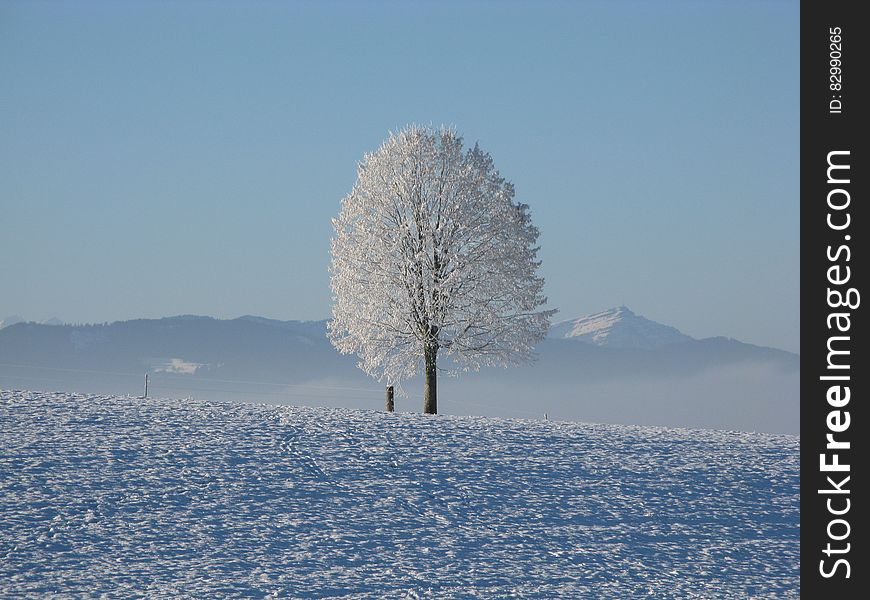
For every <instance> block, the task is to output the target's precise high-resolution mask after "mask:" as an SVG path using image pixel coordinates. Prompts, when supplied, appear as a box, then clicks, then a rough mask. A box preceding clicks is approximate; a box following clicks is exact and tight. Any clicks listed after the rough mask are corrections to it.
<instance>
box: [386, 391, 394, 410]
mask: <svg viewBox="0 0 870 600" xmlns="http://www.w3.org/2000/svg"><path fill="white" fill-rule="evenodd" d="M393 409H394V406H393V386H391V385H388V386H387V412H393Z"/></svg>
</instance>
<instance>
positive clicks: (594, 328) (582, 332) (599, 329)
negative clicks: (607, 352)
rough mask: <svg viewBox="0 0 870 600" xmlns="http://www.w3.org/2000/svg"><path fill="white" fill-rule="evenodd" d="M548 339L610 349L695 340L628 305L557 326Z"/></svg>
mask: <svg viewBox="0 0 870 600" xmlns="http://www.w3.org/2000/svg"><path fill="white" fill-rule="evenodd" d="M547 337H550V338H563V339H572V340H577V341H581V342H587V343H589V344H594V345H596V346H606V347H610V348H643V349H654V348H660V347H661V346H665V345H667V344H676V343H680V342H688V341H691V340H692V339H693V338H691V337H689V336H687V335H686V334H684V333H682V332H680V331H679V330H678V329H676V328H675V327H671V326H669V325H662V324H661V323H656V322H655V321H651V320H649V319H647V318H646V317H642V316H640V315H636V314H635V313H633V312H632V311H631V310H629V309H628V308H627V307H625V306H620V307H617V308H611V309H609V310H605V311H602V312H599V313H595V314H591V315H586V316H585V317H577V318H576V319H569V320H567V321H560V322H559V323H555V324H554V325H553V326H552V327H551V328H550V332H549V334H548V336H547Z"/></svg>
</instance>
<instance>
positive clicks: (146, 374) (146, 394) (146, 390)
mask: <svg viewBox="0 0 870 600" xmlns="http://www.w3.org/2000/svg"><path fill="white" fill-rule="evenodd" d="M147 397H148V373H145V395H144V396H143V398H147Z"/></svg>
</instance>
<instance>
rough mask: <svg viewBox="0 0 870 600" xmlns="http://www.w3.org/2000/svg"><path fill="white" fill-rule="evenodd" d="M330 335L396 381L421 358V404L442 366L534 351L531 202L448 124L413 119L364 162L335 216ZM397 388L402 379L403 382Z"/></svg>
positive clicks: (537, 283) (455, 367)
mask: <svg viewBox="0 0 870 600" xmlns="http://www.w3.org/2000/svg"><path fill="white" fill-rule="evenodd" d="M332 224H333V227H334V228H335V237H333V239H332V265H331V267H330V271H331V274H332V291H333V294H334V305H333V319H332V321H331V322H330V324H329V337H330V339H331V340H332V343H333V344H334V345H335V347H336V348H338V349H339V350H340V351H341V352H342V353H357V354H358V355H359V357H360V363H359V366H360V368H361V369H363V370H364V371H365V372H366V373H368V374H370V375H373V376H375V377H377V378H378V379H380V380H387V381H388V382H389V383H401V381H402V380H403V379H407V378H409V377H413V376H414V375H416V374H417V373H419V371H420V368H421V367H422V369H423V372H424V374H425V387H424V394H423V397H424V399H423V411H424V412H425V413H431V414H435V413H436V412H437V406H438V405H437V387H436V383H437V371H438V356H439V353H443V354H445V355H446V356H447V358H448V359H449V360H448V361H447V362H448V368H446V369H445V368H443V365H442V369H441V370H443V371H446V372H447V373H448V374H454V373H456V372H459V371H468V370H477V369H479V368H480V367H481V366H485V365H487V366H488V365H501V366H510V365H515V364H519V363H521V362H523V361H526V360H529V359H530V358H531V357H532V353H533V348H534V345H535V344H536V343H537V342H538V341H540V340H541V339H542V338H543V337H544V336H545V335H546V332H547V329H548V327H549V318H550V316H551V315H552V314H553V313H555V312H556V311H554V310H541V307H542V306H544V305H545V304H546V301H547V299H546V297H545V296H543V295H542V288H543V286H544V280H543V278H541V277H539V276H538V275H537V269H538V267H539V266H540V261H538V260H537V258H536V255H537V251H538V247H537V246H536V245H535V244H536V241H537V238H538V230H537V228H535V226H534V225H532V221H531V217H530V215H529V207H528V205H526V204H520V203H517V202H515V201H514V188H513V186H512V185H511V184H510V183H509V182H507V181H505V180H504V179H503V178H502V177H501V176H500V175H499V172H498V171H497V170H496V169H495V168H494V167H493V164H492V158H491V157H490V155H489V154H487V153H486V152H483V151H482V150H480V148H478V146H477V145H475V146H474V147H473V148H470V149H467V150H463V147H462V138H461V137H460V136H459V135H458V134H457V133H456V132H455V131H454V130H452V129H448V128H444V127H442V128H440V129H433V128H431V127H419V126H410V127H407V128H405V129H404V130H402V131H400V132H399V133H396V134H390V136H389V138H388V139H387V140H386V141H385V142H384V143H383V145H382V146H381V147H380V148H379V149H378V150H377V151H375V152H373V153H370V154H366V155H365V156H364V158H363V160H362V162H361V164H360V165H359V169H358V173H357V181H356V184H355V185H354V187H353V189H352V190H351V192H350V193H349V194H348V195H347V196H345V197H344V199H342V202H341V212H340V214H339V216H338V218H336V219H333V222H332ZM400 391H401V387H400Z"/></svg>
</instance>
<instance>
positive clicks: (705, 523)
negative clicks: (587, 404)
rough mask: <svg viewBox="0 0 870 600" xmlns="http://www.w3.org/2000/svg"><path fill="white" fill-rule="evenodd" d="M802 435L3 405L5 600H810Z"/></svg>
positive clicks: (4, 397)
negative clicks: (237, 599)
mask: <svg viewBox="0 0 870 600" xmlns="http://www.w3.org/2000/svg"><path fill="white" fill-rule="evenodd" d="M798 441H799V439H798V438H797V437H792V436H772V435H760V434H745V433H726V432H717V431H700V430H685V429H663V428H642V427H626V426H605V425H588V424H579V423H563V422H552V421H521V420H501V419H484V418H469V417H445V416H438V417H424V416H422V415H411V414H387V413H379V412H367V411H350V410H338V409H323V408H297V407H286V406H266V405H252V404H245V403H238V404H221V403H207V402H202V401H183V400H153V399H148V400H142V399H138V398H130V397H106V396H83V395H73V394H62V393H38V392H21V391H3V392H0V596H3V597H9V596H12V597H18V596H45V595H51V594H53V593H61V594H69V595H72V596H76V597H80V596H100V595H103V594H105V595H108V596H113V597H130V596H147V597H185V596H188V597H198V598H207V597H216V596H245V597H282V598H283V597H305V598H309V597H316V598H324V597H335V598H342V597H353V598H360V597H372V598H379V597H409V598H417V597H432V598H468V597H504V596H519V597H537V598H553V597H565V598H641V597H653V598H670V597H676V598H738V597H740V598H745V597H757V598H765V597H771V598H772V597H776V598H782V597H795V598H796V597H798V596H799V581H798V566H799V562H798V561H799V559H798V550H799V543H798V538H799V508H800V507H799V498H798V492H799V476H798V466H799V462H798Z"/></svg>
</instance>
